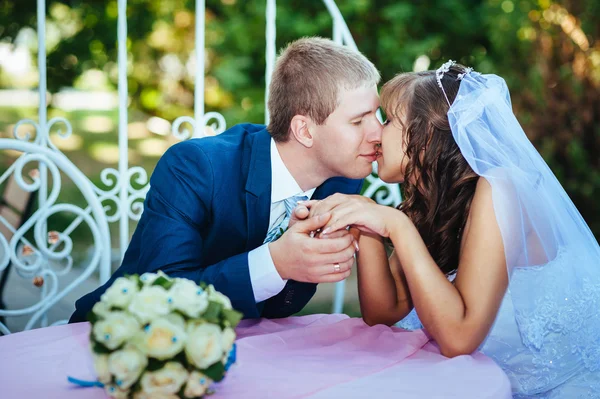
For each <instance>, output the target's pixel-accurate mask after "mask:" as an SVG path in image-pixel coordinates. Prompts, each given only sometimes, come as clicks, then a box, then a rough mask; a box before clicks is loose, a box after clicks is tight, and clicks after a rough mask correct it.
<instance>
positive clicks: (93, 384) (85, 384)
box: [67, 376, 104, 388]
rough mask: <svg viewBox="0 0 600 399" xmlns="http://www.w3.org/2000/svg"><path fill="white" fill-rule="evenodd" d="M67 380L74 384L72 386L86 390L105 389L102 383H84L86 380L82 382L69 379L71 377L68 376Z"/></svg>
mask: <svg viewBox="0 0 600 399" xmlns="http://www.w3.org/2000/svg"><path fill="white" fill-rule="evenodd" d="M67 380H68V381H69V382H70V383H72V384H75V385H79V386H80V387H85V388H91V387H98V388H104V384H103V383H101V382H100V381H84V380H80V379H77V378H73V377H69V376H67Z"/></svg>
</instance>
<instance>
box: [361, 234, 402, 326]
mask: <svg viewBox="0 0 600 399" xmlns="http://www.w3.org/2000/svg"><path fill="white" fill-rule="evenodd" d="M359 247H360V251H359V252H358V255H357V264H358V267H357V273H358V296H359V299H360V310H361V313H362V317H363V319H364V321H365V323H367V324H369V325H375V324H387V325H389V326H391V325H392V324H394V323H396V322H397V321H399V320H401V319H402V318H404V316H406V315H407V314H408V313H409V312H410V311H411V309H412V303H411V301H410V294H409V293H408V287H407V285H406V279H405V278H404V274H403V273H402V270H401V268H400V265H399V263H398V258H397V257H396V256H394V254H392V256H391V257H390V259H389V261H388V258H387V253H386V251H385V247H384V244H383V241H382V238H381V237H380V236H378V235H376V234H368V233H362V234H361V236H360V238H359Z"/></svg>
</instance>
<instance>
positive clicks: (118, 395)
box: [104, 384, 129, 399]
mask: <svg viewBox="0 0 600 399" xmlns="http://www.w3.org/2000/svg"><path fill="white" fill-rule="evenodd" d="M104 390H105V391H106V394H107V395H108V396H110V397H111V398H115V399H127V398H128V397H129V390H124V389H119V387H118V386H116V385H113V384H109V385H105V386H104Z"/></svg>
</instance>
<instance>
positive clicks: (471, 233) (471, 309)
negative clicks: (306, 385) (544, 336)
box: [390, 179, 508, 357]
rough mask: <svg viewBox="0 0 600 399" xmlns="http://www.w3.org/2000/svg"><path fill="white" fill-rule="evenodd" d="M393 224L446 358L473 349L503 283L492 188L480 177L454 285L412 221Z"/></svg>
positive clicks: (422, 312)
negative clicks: (440, 267)
mask: <svg viewBox="0 0 600 399" xmlns="http://www.w3.org/2000/svg"><path fill="white" fill-rule="evenodd" d="M402 215H403V214H402ZM397 223H398V224H397V225H396V226H395V228H393V230H392V231H390V237H391V239H392V242H393V243H394V247H395V248H396V254H397V256H398V257H399V260H400V262H401V264H402V269H403V270H404V274H405V277H406V281H407V282H408V287H409V289H410V294H411V297H412V301H413V303H414V305H415V307H416V309H417V313H418V314H419V318H420V320H421V322H422V323H423V326H424V327H425V329H426V330H427V331H428V332H429V333H430V334H431V335H432V337H433V338H434V339H435V340H436V341H437V343H438V345H439V347H440V350H441V352H442V354H444V355H445V356H448V357H453V356H458V355H462V354H469V353H472V352H473V351H475V350H476V349H477V348H478V347H479V345H480V344H481V343H482V342H483V340H484V339H485V337H486V335H487V334H488V332H489V330H490V328H491V326H492V324H493V322H494V320H495V318H496V314H497V312H498V309H499V307H500V303H501V301H502V298H503V296H504V292H505V291H506V287H507V285H508V276H507V271H506V262H505V256H504V247H503V244H502V236H501V233H500V229H499V227H498V223H497V222H496V218H495V214H494V207H493V204H492V189H491V186H490V185H489V183H488V182H487V181H485V179H480V180H479V183H478V185H477V189H476V191H475V196H474V198H473V201H472V204H471V211H470V215H469V219H468V222H467V226H466V228H465V232H464V234H463V238H462V241H463V242H462V248H461V254H460V260H459V265H458V270H457V274H456V279H455V281H454V284H452V283H450V282H449V281H448V280H447V278H446V276H444V274H443V273H442V272H441V271H440V269H439V268H438V266H437V264H436V263H435V262H434V260H433V258H432V257H431V255H430V254H429V251H428V250H427V247H426V246H425V243H424V242H423V240H422V238H421V236H420V235H419V233H418V231H417V229H416V228H415V226H414V225H413V224H412V222H411V221H410V220H409V219H408V218H407V217H406V216H405V215H403V217H401V218H400V220H399V221H398V222H397Z"/></svg>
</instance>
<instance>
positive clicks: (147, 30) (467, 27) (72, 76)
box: [0, 0, 600, 245]
mask: <svg viewBox="0 0 600 399" xmlns="http://www.w3.org/2000/svg"><path fill="white" fill-rule="evenodd" d="M128 3H129V5H128V9H127V17H128V31H129V33H128V42H127V46H128V54H129V57H128V84H129V95H130V104H129V108H128V110H129V129H128V134H129V140H130V150H129V159H130V165H141V166H142V167H144V168H145V169H146V170H147V171H148V173H149V174H150V173H151V172H152V169H153V168H154V165H155V164H156V161H157V160H158V158H159V157H160V155H161V154H162V153H164V151H165V150H166V149H167V148H168V147H169V146H170V145H172V144H173V143H175V142H176V141H177V140H176V139H175V138H173V136H172V135H170V124H171V123H172V122H173V121H174V120H175V118H177V117H179V116H182V115H193V102H194V94H193V90H194V84H193V82H194V54H193V51H194V1H193V0H130V1H129V2H128ZM265 3H266V2H265V1H264V0H246V1H242V0H207V1H206V4H207V6H206V7H207V9H206V51H205V59H206V76H205V102H206V111H218V112H221V113H222V114H223V115H224V116H225V118H226V121H227V126H228V127H229V126H232V125H233V124H236V123H239V122H244V121H250V122H257V123H262V122H263V121H264V85H265V60H264V59H265ZM46 4H47V39H46V41H47V48H48V50H47V52H48V55H47V64H48V70H47V73H48V77H47V81H48V90H49V93H50V96H49V97H48V98H49V107H48V115H49V118H52V117H55V116H62V117H65V118H67V119H68V120H69V121H70V122H71V123H72V126H73V135H72V136H71V137H69V138H67V139H61V138H57V135H58V130H59V128H61V127H62V128H63V130H64V126H61V125H60V124H58V125H57V126H56V127H55V128H54V129H53V130H52V132H51V136H52V137H53V142H54V143H55V144H56V145H57V146H58V147H59V148H60V149H61V150H62V151H63V152H64V153H65V154H67V155H68V156H69V158H70V159H72V160H73V162H74V163H75V164H76V165H77V166H78V167H79V168H80V169H81V170H82V171H83V172H84V173H85V174H86V175H87V176H88V177H89V178H90V179H91V180H92V181H94V182H95V183H96V184H98V185H99V186H100V187H102V184H101V182H100V177H99V176H100V172H101V170H102V169H104V168H106V167H116V164H117V161H118V147H117V124H118V119H117V118H118V110H117V109H116V107H117V104H116V89H117V71H118V68H117V63H116V61H117V48H116V46H117V29H116V28H117V1H116V0H108V1H97V0H87V1H84V0H71V1H67V0H64V1H56V0H48V1H46ZM337 4H338V6H339V8H340V10H341V12H342V14H343V16H344V18H345V20H346V22H347V24H348V26H349V28H350V31H351V33H352V35H353V37H354V40H355V41H356V44H357V46H358V48H359V49H360V50H361V51H362V52H363V53H364V54H365V55H366V56H367V57H369V58H370V59H371V60H372V61H373V62H374V64H375V65H376V66H377V67H378V68H379V69H380V71H381V73H382V77H383V81H386V80H388V79H390V78H392V77H393V76H394V75H395V74H397V73H398V72H402V71H412V70H419V69H434V68H437V67H438V66H439V65H440V64H441V63H443V62H445V61H446V60H448V59H449V58H451V59H455V60H458V61H460V62H462V63H463V64H466V65H470V66H473V67H474V68H475V69H476V70H478V71H480V72H483V73H496V74H499V75H501V76H502V77H504V78H505V79H506V81H507V83H508V85H509V87H510V89H511V93H512V99H513V106H514V109H515V112H516V114H517V117H518V118H519V120H520V121H521V123H522V124H523V125H524V128H525V131H526V132H527V134H528V135H529V137H530V139H531V140H532V141H533V143H534V144H535V146H536V147H537V148H538V150H539V151H540V153H541V154H542V155H543V157H544V158H545V159H546V161H547V162H548V164H549V165H550V167H551V168H552V170H553V171H554V173H555V174H556V175H557V177H558V178H559V180H560V181H561V183H562V184H563V186H564V187H565V189H566V190H567V192H568V193H569V195H570V197H571V198H572V200H573V201H574V203H575V205H576V206H577V208H578V209H579V210H580V212H581V213H582V215H583V217H584V219H585V220H586V221H587V222H588V224H589V226H590V228H591V229H592V231H593V232H594V234H595V236H596V238H598V237H600V200H598V195H599V194H600V156H599V152H600V42H599V41H598V39H600V23H599V22H598V21H600V0H578V1H550V0H430V1H427V2H421V1H414V0H413V1H398V0H340V1H337ZM331 31H332V21H331V18H330V16H329V14H328V12H327V10H326V8H325V6H324V5H323V3H322V2H321V1H317V0H309V1H307V0H289V1H279V2H278V3H277V47H278V48H281V47H282V46H284V45H285V43H287V42H289V41H291V40H294V39H296V38H298V37H300V36H307V35H321V36H328V37H331ZM36 65H37V36H36V2H35V1H34V0H19V1H16V0H0V135H1V136H2V137H12V134H13V129H14V124H15V123H16V122H17V121H18V120H20V119H22V118H32V119H34V120H37V107H36V100H35V98H36V94H35V93H36V92H35V90H36V88H37V85H38V79H39V74H38V70H37V66H36ZM99 92H101V93H103V94H102V95H99V94H98V93H99ZM23 93H25V94H23ZM27 93H29V97H28V96H27V95H26V94H27ZM28 129H29V130H28ZM27 131H31V126H22V127H21V128H20V129H19V134H21V135H23V134H25V133H26V132H27ZM14 156H15V154H13V153H11V152H3V153H2V157H1V159H0V171H1V170H3V169H5V168H6V167H7V166H8V165H10V164H11V163H12V162H13V160H14ZM63 186H64V189H63V193H62V194H61V196H62V199H63V200H64V201H68V202H74V203H83V200H82V198H80V196H79V193H78V190H77V189H76V188H74V187H73V186H72V185H69V183H68V182H64V183H63ZM109 205H110V204H109ZM58 223H59V224H61V223H62V224H65V223H66V221H63V222H60V220H59V222H58ZM116 227H117V226H116V225H113V226H112V227H111V228H112V231H113V232H116ZM132 227H133V225H132ZM132 231H133V229H132ZM81 234H82V236H83V235H85V234H86V233H85V232H82V233H81ZM115 237H116V234H114V235H113V244H114V245H116V244H117V243H118V241H117V240H116V238H115ZM80 245H81V244H80Z"/></svg>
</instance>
